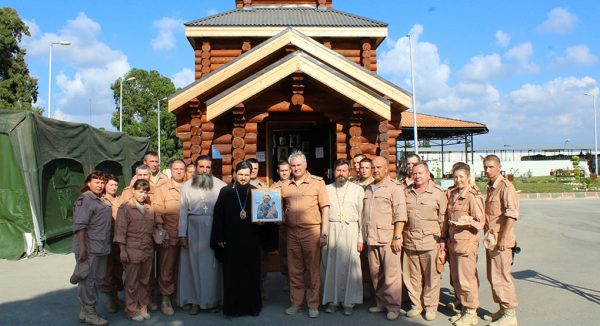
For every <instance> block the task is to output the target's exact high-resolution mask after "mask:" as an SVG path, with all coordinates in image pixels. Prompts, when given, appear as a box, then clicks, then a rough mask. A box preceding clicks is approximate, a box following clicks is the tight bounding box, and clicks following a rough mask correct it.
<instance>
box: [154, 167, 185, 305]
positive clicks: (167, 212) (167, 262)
mask: <svg viewBox="0 0 600 326" xmlns="http://www.w3.org/2000/svg"><path fill="white" fill-rule="evenodd" d="M170 170H171V179H168V180H167V181H165V182H163V183H162V184H161V185H160V186H159V187H158V189H157V190H156V195H155V203H154V207H155V209H156V213H157V218H156V220H157V223H161V224H163V226H164V228H165V230H166V231H167V235H168V238H167V240H166V242H165V244H164V245H163V246H162V247H161V248H160V249H159V256H158V261H159V266H158V270H159V275H158V290H159V291H160V294H161V295H162V303H161V305H160V307H161V310H162V312H163V314H165V315H167V316H170V315H172V314H174V313H175V311H174V310H173V306H172V305H171V296H172V295H173V293H174V292H175V287H176V285H177V267H178V266H179V208H180V207H179V206H180V204H179V203H180V198H181V194H180V190H181V187H182V186H183V182H184V181H183V179H184V177H185V163H184V162H183V161H182V160H174V161H173V162H171V166H170Z"/></svg>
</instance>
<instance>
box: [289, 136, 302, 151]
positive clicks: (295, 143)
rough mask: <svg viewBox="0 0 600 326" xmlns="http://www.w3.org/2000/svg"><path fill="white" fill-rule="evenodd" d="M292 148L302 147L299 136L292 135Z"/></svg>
mask: <svg viewBox="0 0 600 326" xmlns="http://www.w3.org/2000/svg"><path fill="white" fill-rule="evenodd" d="M290 147H292V148H298V147H300V135H298V134H292V135H290Z"/></svg>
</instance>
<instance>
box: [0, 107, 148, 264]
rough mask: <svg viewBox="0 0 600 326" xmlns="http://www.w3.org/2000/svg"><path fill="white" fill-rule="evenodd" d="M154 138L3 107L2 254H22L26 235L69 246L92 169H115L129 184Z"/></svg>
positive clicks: (50, 245) (42, 244)
mask: <svg viewBox="0 0 600 326" xmlns="http://www.w3.org/2000/svg"><path fill="white" fill-rule="evenodd" d="M149 146H150V140H149V139H148V138H140V137H131V136H129V135H127V134H124V133H120V132H108V131H104V130H100V129H97V128H94V127H91V126H89V125H87V124H81V123H71V122H65V121H58V120H54V119H49V118H44V117H41V116H38V115H35V114H33V113H31V112H27V111H10V110H0V158H1V159H0V258H5V259H18V258H19V257H21V256H22V255H23V253H24V251H25V247H26V246H25V243H26V241H25V240H24V239H26V238H29V239H31V240H32V241H33V243H34V245H35V246H36V247H37V249H38V250H41V249H43V248H46V249H47V250H49V251H52V252H69V251H70V242H71V239H72V231H71V225H72V222H73V220H72V213H71V207H72V205H73V202H74V201H75V199H76V198H77V196H78V195H79V190H80V188H81V186H82V184H83V181H84V179H85V177H86V176H87V174H88V173H90V172H91V171H92V170H95V169H96V170H102V171H106V172H110V173H113V174H115V175H117V176H118V177H119V179H120V180H121V182H120V185H121V187H122V185H124V184H125V183H126V182H125V181H126V180H129V179H130V178H131V176H132V173H133V172H132V171H133V169H134V167H135V165H136V164H137V163H138V162H139V160H140V159H141V157H142V156H143V155H144V153H145V152H146V151H147V150H148V148H149Z"/></svg>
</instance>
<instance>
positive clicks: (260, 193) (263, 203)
mask: <svg viewBox="0 0 600 326" xmlns="http://www.w3.org/2000/svg"><path fill="white" fill-rule="evenodd" d="M282 207H283V206H282V204H281V189H252V222H281V221H283V210H282Z"/></svg>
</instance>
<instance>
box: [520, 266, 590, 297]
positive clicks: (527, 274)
mask: <svg viewBox="0 0 600 326" xmlns="http://www.w3.org/2000/svg"><path fill="white" fill-rule="evenodd" d="M513 277H514V278H516V279H519V280H523V281H527V282H533V283H537V284H542V285H546V286H551V287H555V288H559V289H563V290H566V291H569V292H571V293H573V294H576V295H578V296H580V297H582V298H584V299H586V300H588V301H591V302H593V303H596V304H600V290H594V289H588V288H584V287H581V286H577V285H572V284H567V283H564V282H561V281H559V280H557V279H555V278H552V277H550V276H548V275H544V274H542V273H538V272H536V271H534V270H531V269H526V270H523V271H518V272H514V273H513Z"/></svg>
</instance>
